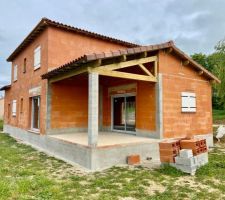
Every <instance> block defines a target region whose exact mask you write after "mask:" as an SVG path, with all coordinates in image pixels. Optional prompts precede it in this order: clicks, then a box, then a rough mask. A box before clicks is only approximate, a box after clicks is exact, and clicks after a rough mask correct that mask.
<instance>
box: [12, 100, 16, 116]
mask: <svg viewBox="0 0 225 200" xmlns="http://www.w3.org/2000/svg"><path fill="white" fill-rule="evenodd" d="M12 116H16V100H13V101H12Z"/></svg>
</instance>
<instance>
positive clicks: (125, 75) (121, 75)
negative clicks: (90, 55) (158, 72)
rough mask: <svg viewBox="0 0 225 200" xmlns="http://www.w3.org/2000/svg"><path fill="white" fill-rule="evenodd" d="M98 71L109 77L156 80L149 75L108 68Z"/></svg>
mask: <svg viewBox="0 0 225 200" xmlns="http://www.w3.org/2000/svg"><path fill="white" fill-rule="evenodd" d="M90 72H93V71H92V70H91V71H90ZM98 73H99V75H103V76H111V77H117V78H125V79H133V80H140V81H150V82H156V78H155V77H150V76H146V75H140V74H132V73H127V72H119V71H110V70H101V71H99V72H98Z"/></svg>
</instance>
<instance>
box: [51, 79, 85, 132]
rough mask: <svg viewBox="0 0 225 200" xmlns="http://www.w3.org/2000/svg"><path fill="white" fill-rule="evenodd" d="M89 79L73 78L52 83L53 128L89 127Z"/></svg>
mask: <svg viewBox="0 0 225 200" xmlns="http://www.w3.org/2000/svg"><path fill="white" fill-rule="evenodd" d="M87 124H88V87H87V80H81V79H79V78H78V79H77V80H76V79H73V80H71V81H60V82H58V83H54V84H52V112H51V128H53V129H55V128H75V127H76V128H87Z"/></svg>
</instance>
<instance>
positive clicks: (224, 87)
mask: <svg viewBox="0 0 225 200" xmlns="http://www.w3.org/2000/svg"><path fill="white" fill-rule="evenodd" d="M215 50H216V52H215V53H213V54H211V55H209V60H210V62H211V63H212V65H213V73H214V74H215V75H216V76H217V77H218V78H219V79H220V80H221V83H220V84H214V88H215V91H216V95H217V98H218V103H219V104H220V106H222V107H223V108H224V109H225V40H221V41H219V42H218V44H217V45H216V46H215Z"/></svg>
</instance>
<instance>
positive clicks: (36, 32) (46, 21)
mask: <svg viewBox="0 0 225 200" xmlns="http://www.w3.org/2000/svg"><path fill="white" fill-rule="evenodd" d="M48 26H54V27H57V28H60V29H64V30H66V31H71V32H75V33H79V34H83V35H87V36H90V37H94V38H98V39H101V40H106V41H109V42H112V43H117V44H121V45H124V46H126V47H128V48H129V47H136V46H139V45H137V44H134V43H131V42H126V41H123V40H119V39H116V38H112V37H108V36H105V35H101V34H98V33H94V32H91V31H87V30H84V29H80V28H76V27H73V26H69V25H66V24H62V23H59V22H56V21H53V20H50V19H47V18H42V20H41V21H40V22H39V23H38V24H37V25H36V26H35V28H34V29H33V30H32V31H31V32H30V33H29V35H28V36H27V37H26V38H25V39H24V40H23V42H22V43H21V44H20V45H19V46H18V47H17V48H16V49H15V50H14V51H13V53H12V54H11V55H10V56H9V57H8V58H7V61H12V60H13V59H14V58H15V57H16V56H17V55H18V54H19V53H20V52H21V51H22V50H23V49H25V48H26V47H27V46H28V45H29V44H30V43H31V42H32V41H33V40H34V39H35V38H36V37H37V36H38V35H39V34H40V33H41V32H42V31H43V30H44V29H45V28H46V27H48Z"/></svg>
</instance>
